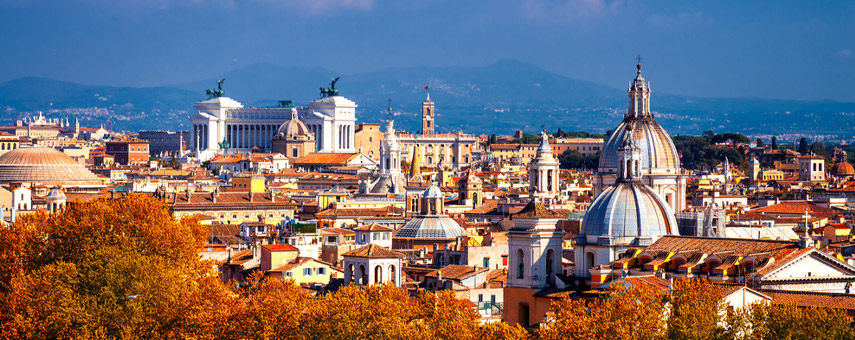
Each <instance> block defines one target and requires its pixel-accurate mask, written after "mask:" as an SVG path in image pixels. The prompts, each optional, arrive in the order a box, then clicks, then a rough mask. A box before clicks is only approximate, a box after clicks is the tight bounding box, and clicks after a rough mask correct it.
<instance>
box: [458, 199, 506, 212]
mask: <svg viewBox="0 0 855 340" xmlns="http://www.w3.org/2000/svg"><path fill="white" fill-rule="evenodd" d="M497 207H498V203H496V200H489V201H484V204H483V205H481V206H480V207H477V208H475V209H472V210H468V211H465V212H463V213H464V214H473V215H486V214H492V213H495V212H496V210H497Z"/></svg>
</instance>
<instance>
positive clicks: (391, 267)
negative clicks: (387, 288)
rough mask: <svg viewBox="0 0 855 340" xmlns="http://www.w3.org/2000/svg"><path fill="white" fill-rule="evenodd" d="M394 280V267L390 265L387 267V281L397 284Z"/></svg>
mask: <svg viewBox="0 0 855 340" xmlns="http://www.w3.org/2000/svg"><path fill="white" fill-rule="evenodd" d="M395 279H396V278H395V265H394V264H391V265H389V281H391V282H392V283H397V282H396V281H395Z"/></svg>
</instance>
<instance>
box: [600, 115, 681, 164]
mask: <svg viewBox="0 0 855 340" xmlns="http://www.w3.org/2000/svg"><path fill="white" fill-rule="evenodd" d="M628 123H632V124H633V125H634V126H635V128H634V129H632V133H633V137H634V138H635V140H636V141H637V143H638V147H639V148H640V149H641V163H642V167H643V168H644V169H645V170H647V171H649V172H652V173H672V174H676V173H678V172H679V168H680V157H679V154H678V153H677V148H676V147H674V141H672V140H671V137H670V136H668V133H667V132H665V129H663V128H662V126H661V125H659V123H657V122H656V121H655V120H653V118H652V117H645V118H627V119H624V121H623V122H621V123H620V125H618V127H617V129H615V131H614V133H612V135H611V137H609V140H608V141H607V142H606V144H605V145H603V151H602V153H601V154H600V169H599V172H601V173H607V172H612V173H614V172H616V171H617V167H618V156H617V155H618V153H617V149H618V147H620V144H621V141H623V140H624V136H625V134H626V133H627V129H626V126H627V124H628Z"/></svg>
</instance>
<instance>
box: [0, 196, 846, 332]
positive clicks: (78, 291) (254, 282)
mask: <svg viewBox="0 0 855 340" xmlns="http://www.w3.org/2000/svg"><path fill="white" fill-rule="evenodd" d="M204 237H205V233H204V232H203V229H202V228H201V227H200V226H199V225H198V223H196V221H194V220H180V221H179V220H175V219H174V218H172V216H170V215H169V213H168V209H167V207H166V204H165V203H164V202H162V201H160V200H158V199H156V198H154V197H151V196H147V195H136V194H131V195H127V196H123V197H120V198H118V199H115V200H106V199H104V200H97V201H94V202H90V203H76V204H74V205H71V206H69V207H67V208H66V209H64V210H62V211H60V212H57V213H53V214H49V213H47V212H44V211H40V212H37V213H34V214H32V215H28V216H22V217H21V218H20V219H19V220H18V222H17V223H15V224H13V225H12V226H10V227H8V228H6V227H0V338H2V339H200V340H207V339H211V340H213V339H295V340H304V339H305V340H308V339H408V338H409V339H509V340H516V339H665V338H671V339H715V338H727V339H851V338H853V332H852V329H851V328H850V326H849V319H848V317H847V316H846V315H844V314H843V313H842V312H840V311H836V310H829V309H813V308H808V309H804V308H797V307H793V306H786V305H769V304H760V305H754V306H751V307H749V308H744V309H742V310H739V311H736V312H731V313H725V312H724V305H723V303H722V298H721V293H720V292H719V291H718V289H717V288H716V287H715V286H714V285H712V284H710V283H708V282H705V281H699V280H697V281H692V280H689V281H678V282H677V283H676V285H675V287H674V291H673V292H671V293H670V294H668V292H665V291H662V290H657V289H650V288H643V287H634V286H626V285H622V284H615V285H613V286H612V288H611V289H610V290H609V291H608V292H607V293H606V294H604V295H603V296H602V297H600V298H595V299H592V300H590V301H586V300H572V299H563V300H557V301H555V302H554V304H553V305H552V308H551V309H550V311H549V313H548V315H547V320H546V322H545V323H544V327H542V328H540V329H537V330H533V331H527V330H525V329H523V328H522V327H520V326H510V325H508V324H505V323H502V322H496V323H486V324H483V323H482V320H479V314H478V313H477V312H476V311H475V310H474V309H473V308H471V304H469V303H467V301H465V300H461V299H458V298H457V297H456V296H455V294H454V293H453V292H451V291H440V292H431V291H421V292H420V293H419V294H417V295H415V296H414V295H411V294H410V292H409V291H408V290H405V289H400V288H397V287H394V286H393V285H389V284H387V285H375V286H369V287H357V286H355V285H351V286H346V287H341V288H340V289H338V290H337V291H335V292H328V293H325V294H320V295H318V294H315V292H314V291H309V290H305V289H303V288H302V287H300V286H298V285H296V284H294V282H293V281H291V280H272V279H266V278H265V277H264V273H262V272H256V273H254V274H251V275H250V276H249V278H248V279H247V280H246V281H245V282H244V283H243V285H241V286H240V287H237V286H235V285H234V284H232V283H229V284H224V283H222V282H221V281H220V279H219V277H218V276H217V275H216V272H215V270H214V269H213V268H214V267H213V264H212V263H209V262H203V261H201V260H200V259H199V258H200V257H199V254H198V251H199V246H200V245H201V244H202V243H203V242H204Z"/></svg>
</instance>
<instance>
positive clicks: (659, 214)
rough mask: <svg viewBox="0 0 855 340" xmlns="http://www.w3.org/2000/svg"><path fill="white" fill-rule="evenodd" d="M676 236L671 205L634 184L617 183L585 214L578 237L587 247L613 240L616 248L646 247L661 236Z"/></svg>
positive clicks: (640, 185)
mask: <svg viewBox="0 0 855 340" xmlns="http://www.w3.org/2000/svg"><path fill="white" fill-rule="evenodd" d="M677 234H678V231H677V220H676V219H675V218H674V213H673V212H672V211H671V207H670V206H669V205H668V203H666V202H665V201H664V200H663V199H662V198H661V197H659V195H657V194H656V193H654V192H653V190H652V189H650V187H648V186H646V185H644V184H641V183H640V182H637V181H635V182H621V183H616V184H614V185H612V186H610V187H608V188H607V189H606V190H605V191H603V192H602V193H601V194H600V195H599V196H597V199H596V200H594V203H592V204H591V206H590V207H589V208H588V212H587V213H585V218H584V219H583V220H582V227H581V229H580V235H579V236H580V237H582V238H586V239H587V241H588V243H601V242H602V241H599V239H600V238H606V239H610V238H613V239H614V241H613V242H614V243H613V244H622V245H647V244H649V243H648V242H652V241H654V240H655V239H657V238H658V237H660V236H664V235H677Z"/></svg>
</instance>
